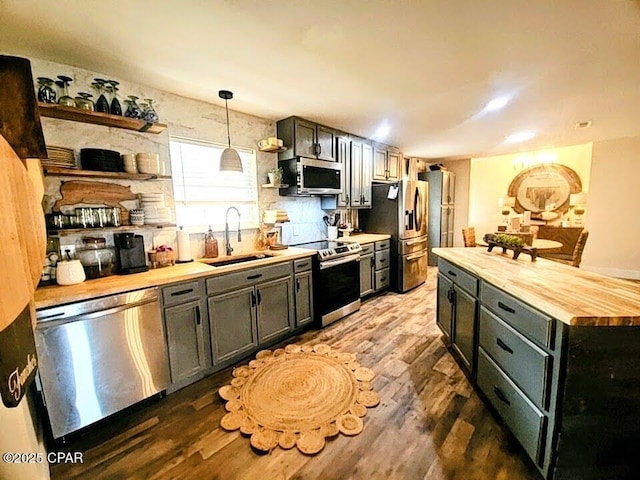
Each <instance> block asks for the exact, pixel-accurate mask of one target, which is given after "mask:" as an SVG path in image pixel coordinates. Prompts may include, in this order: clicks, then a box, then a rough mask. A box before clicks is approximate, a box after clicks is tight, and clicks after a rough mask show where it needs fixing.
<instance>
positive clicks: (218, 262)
mask: <svg viewBox="0 0 640 480" xmlns="http://www.w3.org/2000/svg"><path fill="white" fill-rule="evenodd" d="M272 257H273V255H268V254H266V253H258V254H255V255H244V256H238V257H231V258H208V259H205V260H203V262H204V263H207V264H209V265H211V266H213V267H224V266H226V265H235V264H236V263H244V262H252V261H254V260H265V259H268V258H272Z"/></svg>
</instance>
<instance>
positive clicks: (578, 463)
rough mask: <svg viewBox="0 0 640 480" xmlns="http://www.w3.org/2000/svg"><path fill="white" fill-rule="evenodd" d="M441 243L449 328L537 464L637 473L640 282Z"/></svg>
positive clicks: (589, 472)
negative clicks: (445, 245)
mask: <svg viewBox="0 0 640 480" xmlns="http://www.w3.org/2000/svg"><path fill="white" fill-rule="evenodd" d="M434 253H435V254H436V255H437V256H438V295H437V317H436V323H437V325H438V327H439V328H440V329H441V330H442V332H443V334H444V335H443V339H444V341H445V343H446V344H447V346H448V347H449V348H450V350H451V353H452V354H453V355H454V357H455V358H456V360H458V363H459V364H460V365H461V367H462V368H463V370H464V371H465V373H466V374H467V376H468V377H469V379H470V381H471V382H472V383H473V384H474V386H475V387H476V389H477V390H478V391H479V393H480V394H481V397H482V398H483V399H484V400H485V402H486V403H487V404H488V405H490V407H491V408H492V410H494V411H495V412H496V413H497V415H498V416H499V417H500V418H501V419H502V420H503V422H504V424H505V425H506V426H507V427H508V428H509V429H510V430H511V432H512V433H513V435H514V436H515V438H517V439H518V441H519V442H520V444H521V446H522V448H523V450H524V451H525V452H526V453H527V455H528V456H529V457H530V458H531V460H532V461H533V462H534V463H535V465H536V466H537V467H538V469H539V470H540V472H541V473H542V475H543V476H544V477H545V478H547V479H578V478H579V479H581V480H587V479H594V480H595V479H605V478H606V479H627V478H638V477H637V475H638V471H640V456H638V454H637V446H638V445H640V429H639V428H638V425H640V390H639V387H638V385H640V286H639V285H638V284H637V283H635V282H630V281H627V280H618V279H614V278H609V277H604V276H601V275H597V274H594V273H590V272H585V271H583V270H581V269H578V268H575V267H571V266H568V265H564V264H561V263H556V262H553V261H550V260H545V259H540V258H539V259H537V260H536V261H535V262H532V261H531V258H530V257H529V256H526V255H521V256H520V257H519V258H518V259H517V260H513V258H512V257H511V255H509V254H502V253H499V252H496V251H493V252H488V251H487V250H486V248H480V247H479V248H437V249H434Z"/></svg>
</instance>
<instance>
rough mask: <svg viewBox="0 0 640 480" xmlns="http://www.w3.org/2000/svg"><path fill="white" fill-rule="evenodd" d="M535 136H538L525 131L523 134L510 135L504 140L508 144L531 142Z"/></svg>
mask: <svg viewBox="0 0 640 480" xmlns="http://www.w3.org/2000/svg"><path fill="white" fill-rule="evenodd" d="M535 136H536V134H535V133H534V132H530V131H528V130H523V131H522V132H516V133H513V134H511V135H509V136H508V137H507V138H505V139H504V141H505V142H507V143H519V142H526V141H527V140H531V139H532V138H533V137H535Z"/></svg>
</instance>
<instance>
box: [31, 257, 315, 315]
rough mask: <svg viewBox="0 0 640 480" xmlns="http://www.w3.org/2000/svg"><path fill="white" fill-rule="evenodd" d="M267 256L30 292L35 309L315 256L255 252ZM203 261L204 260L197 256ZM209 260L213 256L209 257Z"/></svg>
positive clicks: (195, 264) (184, 265) (179, 266)
mask: <svg viewBox="0 0 640 480" xmlns="http://www.w3.org/2000/svg"><path fill="white" fill-rule="evenodd" d="M255 253H266V254H267V255H271V256H270V257H268V258H263V259H260V260H253V261H248V262H243V263H237V264H234V265H225V266H212V265H206V264H205V263H203V262H201V261H194V262H190V263H180V264H176V265H173V266H171V267H163V268H155V269H151V270H149V271H148V272H142V273H133V274H130V275H110V276H108V277H103V278H96V279H92V280H86V281H84V282H82V283H78V284H76V285H65V286H60V285H51V286H46V287H40V288H38V289H37V290H36V292H35V294H34V300H35V305H36V309H40V308H47V307H53V306H56V305H63V304H66V303H71V302H79V301H82V300H88V299H91V298H96V297H103V296H106V295H114V294H117V293H123V292H128V291H131V290H138V289H141V288H148V287H155V286H162V285H167V284H170V283H175V282H182V281H187V280H192V279H196V278H200V277H211V276H215V275H223V274H225V273H230V272H237V271H240V270H246V269H251V268H256V267H261V266H264V265H273V264H274V263H280V262H285V261H290V260H295V259H297V258H305V257H309V256H312V255H315V251H314V250H309V249H304V248H291V247H290V248H288V249H286V250H278V251H268V252H255ZM247 254H248V253H247V252H243V253H242V254H238V255H232V256H230V257H224V258H225V259H227V258H228V259H232V258H238V257H244V256H246V255H247ZM201 260H204V261H206V260H207V259H201ZM212 260H213V259H212Z"/></svg>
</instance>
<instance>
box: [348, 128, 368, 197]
mask: <svg viewBox="0 0 640 480" xmlns="http://www.w3.org/2000/svg"><path fill="white" fill-rule="evenodd" d="M372 162H373V147H372V146H371V144H370V143H369V142H368V141H367V140H365V139H363V138H357V137H352V139H351V198H350V206H351V207H353V208H371V173H372V168H373V167H372Z"/></svg>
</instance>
